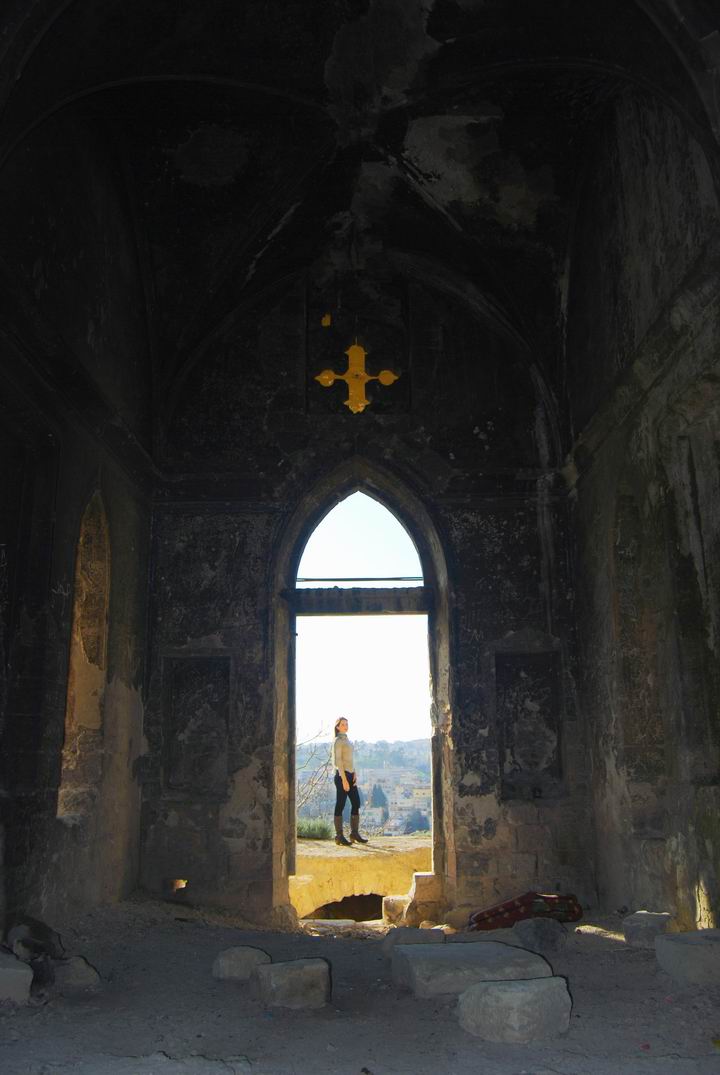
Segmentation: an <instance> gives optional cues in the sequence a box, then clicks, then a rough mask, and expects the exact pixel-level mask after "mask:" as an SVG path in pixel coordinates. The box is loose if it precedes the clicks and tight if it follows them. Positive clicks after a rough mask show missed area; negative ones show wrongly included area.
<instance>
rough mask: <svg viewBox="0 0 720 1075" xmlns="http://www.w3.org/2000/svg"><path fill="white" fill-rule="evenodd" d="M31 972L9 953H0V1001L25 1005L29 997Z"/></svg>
mask: <svg viewBox="0 0 720 1075" xmlns="http://www.w3.org/2000/svg"><path fill="white" fill-rule="evenodd" d="M32 980H33V972H32V971H31V969H30V967H28V965H27V963H23V962H22V961H21V960H19V959H17V958H16V956H14V955H12V954H11V953H10V952H0V1001H3V1000H12V1001H14V1002H15V1004H26V1003H27V1001H28V999H29V997H30V986H31V985H32Z"/></svg>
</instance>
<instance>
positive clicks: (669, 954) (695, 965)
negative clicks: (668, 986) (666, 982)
mask: <svg viewBox="0 0 720 1075" xmlns="http://www.w3.org/2000/svg"><path fill="white" fill-rule="evenodd" d="M655 955H656V957H657V961H658V963H659V964H660V966H661V967H662V969H663V970H664V971H665V972H666V973H667V974H669V975H670V977H671V978H673V979H674V980H675V981H676V982H680V983H681V984H682V985H702V986H720V929H694V930H688V931H687V932H686V933H659V934H658V935H657V936H656V937H655Z"/></svg>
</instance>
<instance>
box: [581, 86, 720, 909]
mask: <svg viewBox="0 0 720 1075" xmlns="http://www.w3.org/2000/svg"><path fill="white" fill-rule="evenodd" d="M601 144H602V146H603V147H604V150H603V153H602V155H600V153H599V154H598V156H597V157H595V158H594V162H593V167H592V168H591V169H590V174H589V176H588V178H587V181H586V183H585V187H584V190H583V193H582V198H581V202H580V208H579V220H578V226H577V230H576V245H575V248H574V250H573V268H572V279H571V288H570V309H571V316H570V321H569V325H568V341H569V342H568V348H569V354H568V361H569V365H570V368H571V369H572V370H573V375H572V380H573V383H574V388H573V393H574V395H573V409H574V417H575V421H576V428H577V432H578V433H579V434H580V436H579V439H578V441H577V442H576V446H575V451H574V460H573V463H574V467H575V468H576V469H575V471H574V473H573V474H570V472H569V474H570V479H571V484H572V485H573V497H574V498H575V503H576V519H577V553H578V555H577V579H578V604H577V610H578V631H579V640H580V646H579V668H580V670H581V675H580V679H579V683H580V687H581V691H580V699H581V709H582V712H583V714H584V717H585V719H586V720H587V722H588V726H589V727H590V728H592V736H591V745H592V773H593V812H594V819H595V831H596V843H597V875H598V880H599V894H600V898H601V900H602V902H603V903H604V904H606V905H609V906H611V907H620V906H623V905H625V906H628V907H632V908H636V907H640V906H646V907H649V908H651V909H665V908H667V909H668V910H671V911H675V912H677V914H678V918H679V921H680V922H681V923H682V924H683V925H685V926H686V927H692V926H694V925H697V924H699V925H712V924H713V923H714V920H715V919H714V916H715V915H716V914H717V907H718V898H719V896H720V889H719V887H718V886H719V880H720V862H719V861H718V852H717V848H718V846H719V845H718V839H717V817H718V807H719V806H720V802H719V801H718V776H719V775H720V770H719V768H718V763H719V759H718V745H719V741H720V728H719V726H718V715H717V702H716V699H717V688H718V684H717V653H716V646H717V641H716V639H717V635H716V627H715V624H716V622H717V608H718V599H719V596H720V592H719V591H718V582H719V580H718V578H717V568H716V562H717V553H718V540H719V536H720V535H719V534H718V508H717V505H718V499H717V494H718V466H717V459H718V455H717V444H718V406H719V405H720V395H719V393H718V374H717V353H718V344H719V343H720V338H719V336H718V327H717V326H718V323H719V322H718V300H717V294H718V242H719V240H720V229H719V220H718V203H717V198H716V194H715V188H714V185H713V180H712V176H711V172H710V168H709V166H708V163H707V160H706V158H705V156H704V154H703V152H702V150H701V149H700V147H699V146H698V144H697V143H696V142H694V141H693V139H692V138H691V137H690V136H689V135H688V134H687V133H686V131H685V130H684V129H683V128H682V126H681V125H680V124H679V122H678V121H677V119H676V118H675V117H674V116H673V115H671V114H670V113H669V112H668V111H667V110H665V109H664V108H662V107H661V106H658V105H650V104H648V103H647V102H646V101H644V100H643V99H641V98H638V97H635V96H627V97H625V98H624V99H623V100H620V101H619V102H618V103H617V105H616V106H615V107H614V108H613V109H612V111H611V112H610V114H609V115H608V116H607V117H606V121H605V131H604V136H603V139H602V143H601Z"/></svg>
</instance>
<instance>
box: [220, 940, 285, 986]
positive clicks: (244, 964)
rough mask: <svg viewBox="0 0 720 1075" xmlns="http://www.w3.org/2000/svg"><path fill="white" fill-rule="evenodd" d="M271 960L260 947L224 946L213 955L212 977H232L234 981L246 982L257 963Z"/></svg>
mask: <svg viewBox="0 0 720 1075" xmlns="http://www.w3.org/2000/svg"><path fill="white" fill-rule="evenodd" d="M271 962H272V960H271V959H270V956H269V955H268V954H267V952H264V951H263V950H262V948H252V947H251V946H250V945H239V946H237V947H235V948H226V949H225V951H224V952H220V954H219V955H217V956H216V957H215V961H214V963H213V967H212V975H213V978H221V979H226V978H228V979H232V980H234V981H236V982H246V981H248V979H249V978H250V977H252V972H253V971H254V970H255V968H256V967H257V966H258V964H259V963H271Z"/></svg>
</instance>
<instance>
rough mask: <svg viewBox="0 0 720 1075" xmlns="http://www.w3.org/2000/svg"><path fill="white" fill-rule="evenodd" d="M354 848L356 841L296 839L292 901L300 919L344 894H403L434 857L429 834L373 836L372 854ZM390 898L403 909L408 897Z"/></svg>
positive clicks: (385, 895)
mask: <svg viewBox="0 0 720 1075" xmlns="http://www.w3.org/2000/svg"><path fill="white" fill-rule="evenodd" d="M361 820H362V819H361ZM358 850H359V848H358V846H357V845H355V846H353V847H338V846H337V845H336V844H334V843H330V842H329V841H328V840H298V843H297V852H296V854H297V857H296V862H295V868H296V873H295V874H294V875H293V876H292V877H291V878H290V902H291V903H292V905H293V907H294V908H295V910H296V911H297V913H298V917H299V918H304V917H305V916H306V915H310V914H312V913H313V911H315V910H316V909H317V908H318V907H324V906H326V905H327V904H330V903H335V902H336V901H337V900H341V899H344V898H345V897H346V896H364V895H368V894H369V893H372V892H374V893H377V894H378V895H380V896H384V897H387V896H388V895H391V894H394V893H400V892H403V891H404V892H407V891H408V890H409V889H410V887H411V885H412V883H413V876H414V875H415V874H416V872H417V871H418V870H425V869H427V867H428V866H429V865H430V862H431V860H432V840H431V838H430V837H429V836H393V837H389V838H387V837H386V838H384V839H383V838H382V837H378V838H375V837H373V841H372V847H371V849H370V852H368V853H366V854H363V855H358ZM393 898H396V899H404V901H405V902H404V904H403V907H402V911H401V912H400V913H401V914H402V913H404V911H405V908H406V907H407V904H408V902H409V897H408V896H405V897H402V896H394V895H393ZM384 914H385V910H383V915H384ZM426 917H427V915H425V914H423V918H426ZM418 921H419V919H418Z"/></svg>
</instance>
